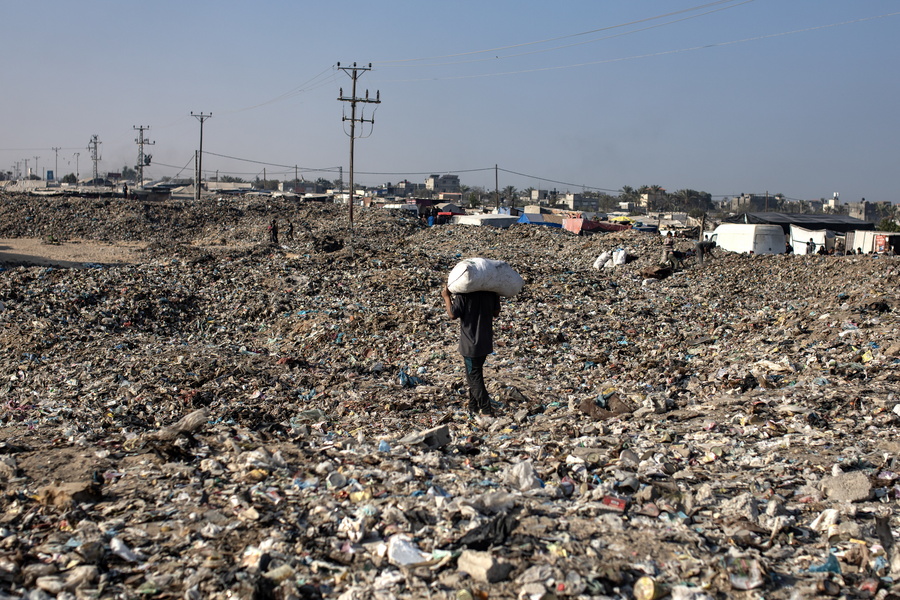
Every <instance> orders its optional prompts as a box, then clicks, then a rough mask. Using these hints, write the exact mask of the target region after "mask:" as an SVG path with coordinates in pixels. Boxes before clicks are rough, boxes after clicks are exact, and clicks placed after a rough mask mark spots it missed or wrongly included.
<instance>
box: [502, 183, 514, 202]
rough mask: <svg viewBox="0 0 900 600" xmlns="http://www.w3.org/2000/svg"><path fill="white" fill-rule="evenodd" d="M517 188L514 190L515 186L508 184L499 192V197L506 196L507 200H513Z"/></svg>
mask: <svg viewBox="0 0 900 600" xmlns="http://www.w3.org/2000/svg"><path fill="white" fill-rule="evenodd" d="M517 192H518V190H516V188H515V186H512V185H508V186H506V187H505V188H503V190H502V191H501V192H500V197H501V198H506V199H507V200H509V201H511V202H512V201H514V200H515V199H516V194H517Z"/></svg>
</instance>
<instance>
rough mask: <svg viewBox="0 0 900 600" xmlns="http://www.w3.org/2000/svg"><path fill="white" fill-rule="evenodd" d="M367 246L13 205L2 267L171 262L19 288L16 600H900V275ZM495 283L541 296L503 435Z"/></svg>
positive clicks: (5, 332) (1, 308)
mask: <svg viewBox="0 0 900 600" xmlns="http://www.w3.org/2000/svg"><path fill="white" fill-rule="evenodd" d="M273 218H275V219H278V220H279V222H280V223H281V224H282V227H281V229H282V236H281V238H280V239H279V241H278V243H277V244H271V243H270V242H269V239H268V233H267V232H266V225H267V224H268V223H269V222H270V221H271V219H273ZM288 221H290V222H291V223H292V224H293V226H294V235H293V239H291V240H288V239H285V237H284V233H283V232H284V225H285V224H286V223H287V222H288ZM354 221H355V222H354V225H353V228H352V230H351V229H350V227H349V224H348V218H347V207H346V206H339V205H335V204H313V203H297V202H293V201H289V200H283V199H259V198H256V199H244V198H239V197H237V198H226V199H216V198H210V199H203V200H201V201H199V202H194V201H187V202H176V201H169V202H160V203H152V202H144V203H141V202H137V201H125V200H115V199H106V200H98V199H88V198H66V199H54V198H27V197H16V196H8V195H7V196H3V197H0V237H4V238H10V237H32V238H47V237H48V236H52V238H53V239H62V240H65V239H75V238H78V239H93V240H141V241H144V242H147V243H148V246H147V249H146V250H145V251H143V252H142V253H141V254H140V255H139V256H137V257H136V258H133V259H132V262H133V264H124V265H103V264H87V265H85V266H84V268H52V267H21V266H19V267H8V268H7V269H5V270H4V271H2V272H0V348H2V354H0V361H2V376H3V384H2V386H3V387H2V393H3V395H2V398H3V402H2V405H0V482H2V486H3V487H2V489H3V494H2V497H0V599H6V598H28V599H29V600H38V599H46V598H58V599H76V598H77V599H86V598H135V597H146V598H184V599H189V600H199V599H202V598H203V599H205V598H213V599H225V598H252V599H268V598H278V599H303V600H309V599H316V598H338V599H341V600H368V599H379V600H380V599H391V598H397V599H407V598H432V599H440V598H453V599H457V600H466V599H485V598H491V599H495V598H501V599H505V598H514V599H522V600H550V599H563V598H639V599H641V600H653V599H656V598H672V599H673V600H687V599H690V600H706V599H710V598H776V599H781V598H784V599H789V598H790V599H792V598H812V597H842V598H898V597H900V591H898V590H900V585H898V583H897V582H896V578H897V577H898V575H900V551H898V541H897V535H898V533H900V514H898V498H900V460H898V456H900V439H898V436H897V433H898V425H900V397H898V394H897V391H896V390H897V380H898V375H900V337H898V324H900V319H898V307H900V298H898V283H900V259H898V258H893V257H883V256H879V257H872V256H846V257H844V256H795V255H775V256H748V255H738V254H733V253H728V252H724V251H721V250H717V251H715V252H713V253H712V256H711V257H710V258H709V259H708V260H706V261H705V262H704V264H703V265H697V264H696V263H694V262H692V261H691V260H689V259H688V260H686V261H685V264H684V267H683V269H678V270H674V271H669V272H665V273H661V272H660V271H659V264H658V263H659V260H660V255H661V252H662V243H661V240H660V238H659V236H657V235H653V234H648V233H643V232H637V231H630V230H629V231H622V232H615V233H607V234H595V235H590V236H576V235H573V234H571V233H569V232H566V231H563V230H560V229H552V228H548V227H544V226H540V225H525V224H523V225H514V226H512V227H510V228H509V229H494V228H490V227H474V226H462V225H441V226H435V227H427V226H426V225H425V224H423V223H422V222H420V221H419V220H417V219H415V218H414V217H412V216H409V214H408V213H406V212H400V211H391V210H382V209H374V208H373V209H362V208H358V209H357V210H356V213H355V220H354ZM676 247H677V248H678V249H680V250H683V251H685V252H689V251H690V250H691V249H692V248H693V242H692V241H691V240H683V239H679V241H678V243H677V244H676ZM622 251H624V254H622ZM604 252H608V253H610V255H612V254H613V253H617V254H616V256H617V257H623V256H624V257H625V259H623V260H618V259H617V260H616V261H605V262H604V264H603V265H600V268H594V264H595V263H596V262H597V258H598V257H599V256H600V255H602V254H603V253H604ZM469 257H483V258H488V259H495V260H503V261H506V262H507V263H509V265H511V266H512V267H513V268H514V269H515V270H516V271H517V272H518V273H519V274H520V275H521V276H522V277H523V278H524V280H525V286H524V289H522V291H521V292H520V293H518V294H517V295H515V296H514V297H512V298H504V299H503V301H502V312H501V315H500V317H499V319H497V321H496V322H495V354H493V355H492V356H490V357H489V358H488V361H487V364H486V368H485V375H486V379H487V381H488V390H489V392H490V393H491V397H492V400H493V403H494V405H495V406H494V408H495V416H494V417H490V416H483V415H477V416H472V415H470V414H469V413H468V411H467V402H468V398H467V390H466V384H465V373H464V365H463V360H462V359H461V357H460V356H459V355H458V353H457V350H456V346H457V341H458V336H459V325H458V323H456V322H454V321H451V320H450V319H448V318H447V316H446V314H445V312H444V308H443V303H442V300H441V298H440V291H441V289H442V287H443V286H444V285H445V284H446V281H447V274H448V273H449V272H450V271H451V269H452V268H453V267H454V266H455V265H456V264H457V263H458V262H459V261H460V260H462V259H464V258H469Z"/></svg>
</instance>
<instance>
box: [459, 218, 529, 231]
mask: <svg viewBox="0 0 900 600" xmlns="http://www.w3.org/2000/svg"><path fill="white" fill-rule="evenodd" d="M517 222H518V218H517V217H515V216H509V215H458V216H455V217H453V223H455V224H457V225H487V226H489V227H498V228H500V229H506V228H507V227H509V226H510V225H512V224H514V223H517Z"/></svg>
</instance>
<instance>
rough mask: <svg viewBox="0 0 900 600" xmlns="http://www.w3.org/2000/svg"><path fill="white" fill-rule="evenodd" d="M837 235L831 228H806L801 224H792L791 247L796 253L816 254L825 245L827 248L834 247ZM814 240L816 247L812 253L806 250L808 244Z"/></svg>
mask: <svg viewBox="0 0 900 600" xmlns="http://www.w3.org/2000/svg"><path fill="white" fill-rule="evenodd" d="M836 237H837V234H835V233H834V232H833V231H831V230H830V229H806V228H805V227H800V226H799V225H791V247H792V248H793V249H794V254H815V253H816V252H818V251H819V248H821V247H822V246H825V250H831V249H832V248H834V240H835V238H836ZM809 240H812V241H813V242H814V243H815V244H816V249H815V250H813V251H812V252H811V253H808V252H807V251H806V244H807V243H808V242H809Z"/></svg>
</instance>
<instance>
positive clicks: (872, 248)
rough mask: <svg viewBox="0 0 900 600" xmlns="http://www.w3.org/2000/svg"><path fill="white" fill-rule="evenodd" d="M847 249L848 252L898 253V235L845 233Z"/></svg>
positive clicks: (899, 249)
mask: <svg viewBox="0 0 900 600" xmlns="http://www.w3.org/2000/svg"><path fill="white" fill-rule="evenodd" d="M847 248H848V249H849V250H853V251H856V250H859V249H862V251H863V252H865V253H866V254H869V253H870V252H877V253H879V254H881V253H884V252H889V251H893V252H894V254H897V253H898V251H900V233H897V232H896V231H851V232H849V233H847Z"/></svg>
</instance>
